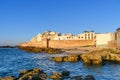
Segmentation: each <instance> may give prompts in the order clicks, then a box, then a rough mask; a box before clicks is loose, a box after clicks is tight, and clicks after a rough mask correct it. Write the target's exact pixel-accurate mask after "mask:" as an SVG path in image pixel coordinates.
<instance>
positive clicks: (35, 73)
mask: <svg viewBox="0 0 120 80" xmlns="http://www.w3.org/2000/svg"><path fill="white" fill-rule="evenodd" d="M64 79H69V80H95V78H94V76H93V75H86V76H85V77H83V76H73V77H70V71H67V70H64V71H62V72H54V73H53V74H52V75H51V76H48V75H47V74H46V73H45V72H44V71H42V70H40V68H35V69H31V70H22V71H20V73H19V77H18V78H16V77H14V76H8V77H3V78H0V80H64Z"/></svg>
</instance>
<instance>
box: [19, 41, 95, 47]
mask: <svg viewBox="0 0 120 80" xmlns="http://www.w3.org/2000/svg"><path fill="white" fill-rule="evenodd" d="M90 45H94V41H93V40H49V41H47V40H44V41H39V42H26V43H22V44H20V45H19V46H23V47H24V46H32V47H51V48H79V47H81V46H90Z"/></svg>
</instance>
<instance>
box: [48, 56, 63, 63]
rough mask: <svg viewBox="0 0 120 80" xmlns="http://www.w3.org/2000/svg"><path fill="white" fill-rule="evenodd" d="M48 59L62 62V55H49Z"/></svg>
mask: <svg viewBox="0 0 120 80" xmlns="http://www.w3.org/2000/svg"><path fill="white" fill-rule="evenodd" d="M50 60H54V61H55V62H63V57H62V56H60V57H51V58H50Z"/></svg>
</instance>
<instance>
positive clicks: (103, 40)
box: [96, 33, 114, 47]
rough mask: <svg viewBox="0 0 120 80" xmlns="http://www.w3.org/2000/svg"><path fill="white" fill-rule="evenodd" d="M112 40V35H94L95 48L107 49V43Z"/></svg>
mask: <svg viewBox="0 0 120 80" xmlns="http://www.w3.org/2000/svg"><path fill="white" fill-rule="evenodd" d="M112 40H114V34H113V33H105V34H96V46H97V47H107V45H108V42H109V41H112Z"/></svg>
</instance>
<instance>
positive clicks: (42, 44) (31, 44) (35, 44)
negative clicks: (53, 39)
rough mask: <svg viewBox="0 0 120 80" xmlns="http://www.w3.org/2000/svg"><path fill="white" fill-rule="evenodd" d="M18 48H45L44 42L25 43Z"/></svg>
mask: <svg viewBox="0 0 120 80" xmlns="http://www.w3.org/2000/svg"><path fill="white" fill-rule="evenodd" d="M19 46H22V47H27V46H31V47H46V41H39V42H26V43H22V44H20V45H19Z"/></svg>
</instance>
